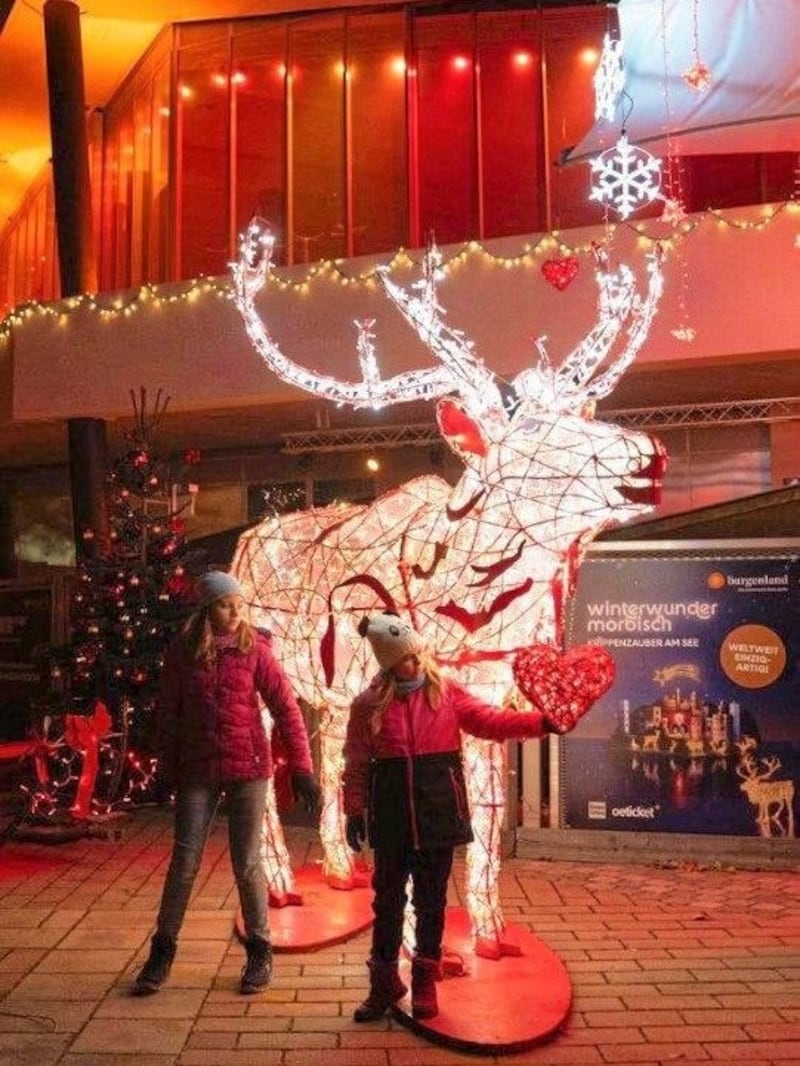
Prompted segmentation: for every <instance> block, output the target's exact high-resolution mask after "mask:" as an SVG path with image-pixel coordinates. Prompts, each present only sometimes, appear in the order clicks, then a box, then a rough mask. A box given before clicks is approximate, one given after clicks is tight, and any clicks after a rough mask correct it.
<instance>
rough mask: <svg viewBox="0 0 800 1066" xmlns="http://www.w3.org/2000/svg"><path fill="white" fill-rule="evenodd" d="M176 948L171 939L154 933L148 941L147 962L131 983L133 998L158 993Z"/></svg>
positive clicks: (170, 966)
mask: <svg viewBox="0 0 800 1066" xmlns="http://www.w3.org/2000/svg"><path fill="white" fill-rule="evenodd" d="M177 946H178V945H177V943H176V942H175V941H174V940H173V939H172V937H169V936H162V935H161V933H156V935H155V936H154V937H153V939H152V940H151V941H150V955H149V957H148V959H147V962H146V963H145V964H144V966H143V967H142V968H141V970H140V971H139V973H138V974H137V976H136V980H135V981H134V982H133V988H132V989H131V992H132V993H133V995H134V996H152V994H153V993H154V992H158V990H159V988H161V986H162V985H163V984H164V982H165V981H166V979H167V977H168V976H169V971H170V969H171V968H172V961H173V959H174V958H175V949H176V948H177Z"/></svg>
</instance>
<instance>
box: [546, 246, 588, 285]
mask: <svg viewBox="0 0 800 1066" xmlns="http://www.w3.org/2000/svg"><path fill="white" fill-rule="evenodd" d="M579 269H580V264H579V263H578V260H577V259H576V258H575V257H574V256H572V255H569V256H567V257H566V258H565V259H547V260H546V261H545V262H544V263H542V275H543V276H544V280H545V281H549V282H550V284H551V285H554V286H555V288H557V289H558V291H559V292H563V291H564V289H566V287H567V286H568V285H569V284H570V282H572V281H573V280H574V279H575V277H576V275H577V273H578V270H579Z"/></svg>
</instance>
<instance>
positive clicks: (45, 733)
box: [23, 389, 200, 824]
mask: <svg viewBox="0 0 800 1066" xmlns="http://www.w3.org/2000/svg"><path fill="white" fill-rule="evenodd" d="M131 398H132V401H133V408H134V424H133V426H132V428H131V429H130V430H129V431H128V433H127V437H128V441H129V447H128V449H127V450H126V451H125V452H124V454H122V455H121V456H120V457H119V458H118V459H116V461H115V462H114V463H113V465H112V468H111V470H110V472H109V477H108V492H109V499H108V505H109V506H108V516H109V525H110V536H109V539H108V544H107V545H104V546H103V548H102V550H98V551H97V552H95V553H93V554H92V556H91V557H87V558H85V559H82V560H80V561H79V563H78V566H77V569H76V577H75V585H74V590H73V593H72V602H71V609H70V637H69V641H68V643H67V644H65V645H62V646H52V647H48V648H46V649H44V652H43V655H42V663H43V673H44V674H45V682H46V693H45V695H44V697H43V698H42V700H41V702H40V704H39V705H38V707H37V713H36V715H35V724H34V726H33V729H32V733H33V736H32V748H31V757H30V760H29V763H30V767H29V773H28V775H27V779H26V780H25V781H24V783H23V791H24V793H25V796H26V805H27V821H28V823H38V824H47V823H50V824H64V823H70V822H71V823H76V822H77V823H82V822H85V821H86V820H88V819H92V818H97V817H99V816H103V815H107V814H109V813H111V812H114V811H119V810H121V809H124V808H125V807H127V806H129V805H131V804H133V803H136V802H142V801H145V800H151V799H154V798H156V788H157V776H156V769H157V767H156V759H155V755H154V713H153V712H154V707H155V700H156V695H157V690H158V680H159V673H160V668H161V664H162V662H163V656H164V652H165V650H166V647H167V644H168V643H169V640H170V639H171V637H172V635H173V633H174V632H175V630H176V628H177V627H178V625H179V624H180V622H181V620H182V618H183V617H184V616H185V614H186V611H187V607H188V606H189V596H190V590H191V587H192V583H191V579H190V576H189V573H188V566H189V560H188V557H187V556H188V542H187V539H186V531H187V518H188V515H189V514H190V513H191V511H192V509H193V504H194V498H195V495H196V492H197V486H196V485H194V484H191V483H187V481H188V479H187V475H188V473H189V470H190V468H191V467H192V466H194V465H196V464H197V463H198V462H199V460H200V453H199V452H198V451H197V450H196V449H190V450H188V451H186V452H184V453H183V456H182V457H181V460H180V462H179V463H175V462H169V461H165V460H163V459H162V458H161V457H160V456H159V455H158V453H157V451H156V448H155V443H154V434H155V431H156V430H157V427H158V424H159V422H160V421H161V419H162V417H163V415H164V413H165V412H166V409H167V405H168V402H169V399H168V398H166V399H164V400H163V401H162V396H161V392H160V391H159V393H158V395H157V396H156V400H155V404H154V405H153V408H152V410H151V411H148V407H147V395H146V392H145V390H144V389H141V390H140V395H139V398H138V402H137V398H136V395H135V394H134V393H132V394H131ZM95 536H96V531H94V530H91V529H88V530H86V531H85V532H84V537H85V539H87V540H88V539H93V538H94V537H95Z"/></svg>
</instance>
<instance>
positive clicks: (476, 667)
mask: <svg viewBox="0 0 800 1066" xmlns="http://www.w3.org/2000/svg"><path fill="white" fill-rule="evenodd" d="M272 248H273V238H272V236H271V235H270V234H269V233H268V231H266V230H265V229H263V228H262V227H261V226H260V225H259V222H258V220H254V222H253V223H251V225H250V227H249V228H248V229H247V231H246V232H245V233H244V235H243V237H242V241H241V246H240V256H239V259H238V261H237V262H236V263H235V264H234V265H233V268H232V275H233V296H234V301H235V303H236V306H237V308H238V310H239V311H240V313H241V315H242V317H243V319H244V323H245V326H246V329H247V333H248V335H249V337H250V340H251V342H252V343H253V345H254V347H255V348H256V349H257V351H258V352H259V354H260V355H261V356H262V358H263V359H264V361H265V362H266V363H267V365H268V366H269V367H270V368H271V369H272V370H273V371H274V372H275V373H276V374H277V375H278V376H279V377H280V378H282V379H283V380H284V381H286V382H288V383H290V384H293V385H296V386H297V387H299V388H301V389H303V390H305V391H307V392H310V393H312V394H315V395H317V396H323V397H326V398H328V399H331V400H333V401H335V402H338V403H343V404H348V405H351V406H353V407H373V408H374V407H378V406H382V405H387V404H393V403H400V402H404V401H408V400H414V399H421V398H430V399H435V398H438V404H437V420H438V425H439V428H440V430H441V433H442V436H443V437H444V439H445V440H446V441H447V443H448V444H449V446H450V447H451V448H452V450H453V451H454V452H455V453H456V455H457V456H458V457H459V458H460V459H461V460H462V461H463V464H464V472H463V475H462V477H461V479H460V481H459V482H458V484H457V485H456V486H455V487H452V486H450V485H449V484H448V483H447V482H445V481H444V480H443V479H441V478H439V477H436V476H432V475H426V476H422V477H417V478H414V479H413V480H411V481H409V482H408V483H406V484H404V485H401V486H400V487H399V488H397V489H395V490H394V491H392V492H389V493H387V494H386V495H384V496H382V497H381V498H379V499H378V500H376V501H375V502H374V503H372V504H371V505H368V506H363V505H362V506H355V505H334V506H331V507H325V508H318V509H317V508H315V509H311V510H308V511H304V512H301V513H297V514H290V515H285V516H282V517H275V518H268V519H265V520H264V521H262V522H261V523H260V524H259V525H257V526H255V527H254V528H253V529H251V530H249V531H248V532H247V533H245V534H244V535H243V536H242V537H241V539H240V541H239V544H238V546H237V550H236V555H235V558H234V561H233V566H232V569H233V572H234V573H235V574H236V576H237V578H238V579H239V581H240V582H241V583H242V585H243V587H244V590H245V596H246V598H247V599H248V600H249V601H250V603H251V605H252V613H253V619H254V621H255V622H256V623H263V624H264V625H265V626H266V627H267V628H269V629H270V630H271V631H272V632H273V634H274V638H275V640H276V643H277V650H278V655H279V657H280V659H281V661H282V663H283V665H284V666H285V668H286V670H287V673H288V675H289V677H290V679H291V681H292V683H293V685H294V686H295V689H296V691H297V692H298V693H299V694H301V695H302V696H303V697H304V698H305V699H306V700H308V701H309V702H310V703H311V704H313V705H315V706H317V707H319V708H320V709H321V724H320V732H321V747H322V760H321V783H322V787H323V795H324V801H323V810H322V817H321V824H320V833H321V841H322V845H323V848H324V855H325V859H324V873H325V876H326V877H327V879H328V881H329V883H330V884H332V885H334V886H335V887H341V888H347V887H351V886H352V885H353V884H354V883H356V878H357V877H358V871H357V870H356V869H355V868H354V861H353V855H352V853H351V852H350V851H349V849H348V847H347V845H346V842H345V839H344V832H343V822H344V819H343V814H342V808H341V801H340V773H341V763H342V744H343V740H344V734H345V728H346V722H347V715H348V709H349V705H350V702H351V700H352V699H353V697H354V695H355V694H356V693H357V692H359V691H360V690H361V689H362V688H363V687H364V686H365V684H366V682H367V680H368V679H369V678H370V677H371V676H372V675H373V673H374V670H375V666H374V663H373V662H372V661H371V660H370V657H369V654H368V649H367V648H366V646H365V645H366V642H365V641H363V640H361V639H360V638H359V637H358V635H357V633H356V626H357V625H358V622H359V620H360V618H361V617H362V616H363V614H364V613H365V612H372V611H375V610H376V609H382V608H384V607H385V606H386V605H387V604H389V603H393V604H394V605H396V607H397V609H398V610H399V612H400V613H402V614H405V615H407V616H408V617H410V619H411V620H412V621H413V623H414V624H415V625H416V626H417V627H418V628H419V629H420V630H421V631H422V633H423V634H424V635H425V637H426V639H427V640H428V641H429V642H430V644H431V646H432V647H433V648H435V650H436V652H437V656H438V658H439V660H440V662H441V663H442V664H443V665H444V667H445V668H446V669H448V670H450V671H455V672H457V674H458V677H459V679H460V680H461V681H463V682H464V683H465V684H466V685H467V686H468V687H469V688H470V689H472V691H474V692H475V693H476V694H479V695H481V696H482V697H483V698H485V699H486V700H488V701H491V702H494V703H497V704H501V703H503V701H505V700H507V699H508V698H509V695H510V694H511V692H512V691H513V689H514V678H513V676H512V664H513V661H514V657H515V653H516V652H517V651H518V650H519V649H521V648H524V647H527V646H529V645H531V644H542V643H544V644H547V643H550V644H557V645H559V646H560V644H561V641H562V637H563V632H562V609H563V598H564V595H565V594H568V592H569V590H570V589H571V587H572V584H573V582H574V578H575V574H576V569H577V566H578V564H579V561H580V558H581V554H582V552H583V550H584V549H585V547H586V546H587V545H588V543H589V542H590V541H591V540H592V538H593V537H594V536H596V534H597V533H598V532H599V531H600V530H602V529H604V528H605V527H606V526H608V525H609V524H611V523H612V522H620V521H625V520H627V519H630V518H632V517H634V516H637V515H641V514H643V513H645V512H646V511H648V510H649V509H650V508H651V507H652V506H653V505H654V504H655V503H657V502H658V499H659V494H660V480H661V476H662V474H663V470H664V465H665V454H664V450H663V448H662V446H661V445H660V443H659V442H658V441H657V440H655V439H654V438H652V437H651V436H649V435H647V434H645V433H639V432H629V431H625V430H622V429H621V428H620V427H618V426H614V425H610V424H606V423H602V422H596V421H594V420H593V418H592V413H593V408H594V401H595V400H597V399H598V398H600V397H603V396H606V395H608V394H609V393H610V392H611V390H612V389H613V388H614V386H615V385H616V383H617V381H618V379H619V378H620V376H621V375H622V373H623V372H624V370H625V369H626V368H627V367H628V366H629V365H630V363H631V362H632V360H633V359H634V357H635V355H636V353H637V352H638V350H639V349H640V347H641V345H642V343H643V342H644V340H645V337H646V336H647V333H648V330H649V328H650V324H651V320H652V317H653V315H654V313H655V310H656V306H657V303H658V299H659V296H660V294H661V289H662V275H661V269H660V262H659V257H658V256H657V255H654V256H651V257H649V258H648V261H647V277H648V285H647V289H646V292H645V293H644V294H643V295H639V294H638V293H637V291H636V283H635V278H634V276H633V273H632V271H630V269H629V268H627V267H626V266H624V265H623V266H621V267H620V268H619V269H618V270H616V271H610V270H608V269H607V268H606V264H605V262H604V261H603V260H599V261H598V269H597V272H596V279H597V283H598V287H599V297H598V317H597V321H596V323H595V325H594V326H593V327H592V329H591V330H590V331H589V333H588V334H587V335H586V337H585V338H584V339H583V340H582V341H581V342H580V343H579V344H578V345H577V347H576V348H575V349H574V351H573V352H572V353H571V354H570V355H569V356H568V357H567V358H566V360H565V361H564V362H563V364H562V366H561V367H560V368H559V369H554V368H553V367H552V366H551V364H550V361H549V359H548V356H547V353H546V352H545V350H544V348H543V346H542V344H541V343H539V345H538V348H539V355H538V360H537V364H536V365H535V366H534V367H532V368H530V369H527V370H524V371H523V372H522V373H521V374H519V375H518V376H517V377H516V378H515V380H514V381H513V382H512V385H513V392H514V394H515V403H514V405H513V407H509V405H508V404H507V403H506V402H504V399H503V396H502V395H501V392H500V390H499V388H498V386H497V384H496V382H495V379H494V376H493V375H492V373H491V372H490V371H489V370H487V369H486V367H485V366H484V364H483V363H482V361H481V360H480V359H479V358H477V356H476V355H475V353H474V350H473V345H472V343H471V342H470V341H468V340H467V339H466V338H465V337H464V335H463V334H462V333H460V332H459V331H457V330H454V329H452V328H450V327H448V326H447V325H446V324H445V322H444V312H443V310H442V308H441V306H440V304H439V302H438V298H437V291H436V287H437V281H438V280H439V273H438V267H439V264H440V262H441V260H440V258H439V254H438V251H437V249H436V248H435V247H431V248H429V249H428V252H427V254H426V256H425V260H424V277H423V279H422V281H421V282H420V283H418V285H417V286H415V291H414V292H409V291H406V290H404V289H403V288H401V287H400V286H398V285H397V284H396V283H394V282H393V281H392V280H391V279H390V278H389V276H388V274H387V272H385V271H382V272H380V273H379V276H380V280H381V283H382V286H383V289H384V291H385V293H386V295H387V296H388V297H389V299H390V300H391V301H392V303H393V304H394V305H395V306H396V307H397V308H398V310H399V311H400V312H401V314H402V315H403V316H404V317H405V319H406V320H407V322H408V323H409V325H410V326H411V327H412V328H413V329H414V330H415V331H416V333H417V334H418V336H419V337H420V339H421V340H422V341H423V343H424V344H426V345H427V347H428V348H429V349H430V351H431V352H432V354H433V355H434V357H435V359H436V365H435V366H434V367H432V368H429V369H422V370H414V371H410V372H408V373H405V374H401V375H398V376H395V377H391V378H387V379H383V378H381V376H380V373H379V371H378V366H377V362H376V359H375V352H374V347H373V339H374V338H373V334H372V333H371V332H370V327H371V325H372V323H359V324H358V326H359V338H358V355H359V361H360V364H361V371H362V380H361V381H357V382H346V381H338V380H337V379H334V378H332V377H329V376H328V375H325V374H318V373H316V372H315V371H314V370H313V369H307V368H304V367H301V366H299V365H298V364H297V363H295V362H293V361H292V360H291V359H289V358H288V357H287V356H286V355H285V354H284V353H283V352H282V351H281V349H280V348H279V347H278V345H277V344H276V342H275V341H274V340H273V338H272V337H271V336H270V334H269V332H268V330H267V328H266V326H265V325H264V323H263V321H262V319H261V317H260V314H259V311H258V309H257V308H256V304H255V299H256V297H257V295H258V294H259V292H260V291H261V289H262V288H263V287H264V285H265V283H266V281H267V278H268V274H269V271H270V269H271V265H272V264H271V256H272ZM615 346H617V347H619V348H620V350H619V351H618V352H617V354H616V355H613V356H612V348H614V347H615ZM464 748H465V762H466V768H467V774H468V781H469V789H470V801H471V809H472V812H473V827H474V831H475V842H474V843H473V844H472V845H470V847H469V848H468V853H467V886H466V904H467V908H468V911H469V915H470V920H471V923H472V928H473V932H474V935H475V950H476V952H477V953H479V954H481V955H484V956H488V957H498V956H500V955H501V954H503V953H504V952H509V951H513V945H511V944H509V943H507V941H506V938H504V935H503V932H504V920H503V916H502V913H501V909H500V904H499V898H498V874H499V855H500V831H501V827H502V823H503V813H504V788H505V783H506V779H505V770H504V749H503V746H502V745H500V744H496V743H492V742H487V741H479V740H476V739H474V738H471V737H467V738H465V745H464ZM264 858H265V866H266V869H267V871H268V877H269V881H270V889H271V893H272V894H273V895H275V896H276V897H280V896H281V895H283V896H284V897H285V896H286V894H287V893H289V894H291V893H292V892H293V887H294V886H293V880H292V871H291V868H290V866H289V861H288V854H287V853H286V849H285V846H284V843H283V838H282V835H281V830H280V824H279V822H278V819H277V814H276V811H275V807H274V804H268V810H267V812H266V816H265V851H264Z"/></svg>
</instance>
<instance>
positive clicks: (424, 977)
mask: <svg viewBox="0 0 800 1066" xmlns="http://www.w3.org/2000/svg"><path fill="white" fill-rule="evenodd" d="M439 977H440V970H439V960H438V959H426V958H423V957H422V956H420V955H417V956H416V958H415V959H414V961H413V962H412V963H411V1013H412V1014H413V1016H414V1017H415V1018H435V1017H436V1015H437V1014H438V1013H439V1003H438V1001H437V996H436V981H437V979H438V978H439Z"/></svg>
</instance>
